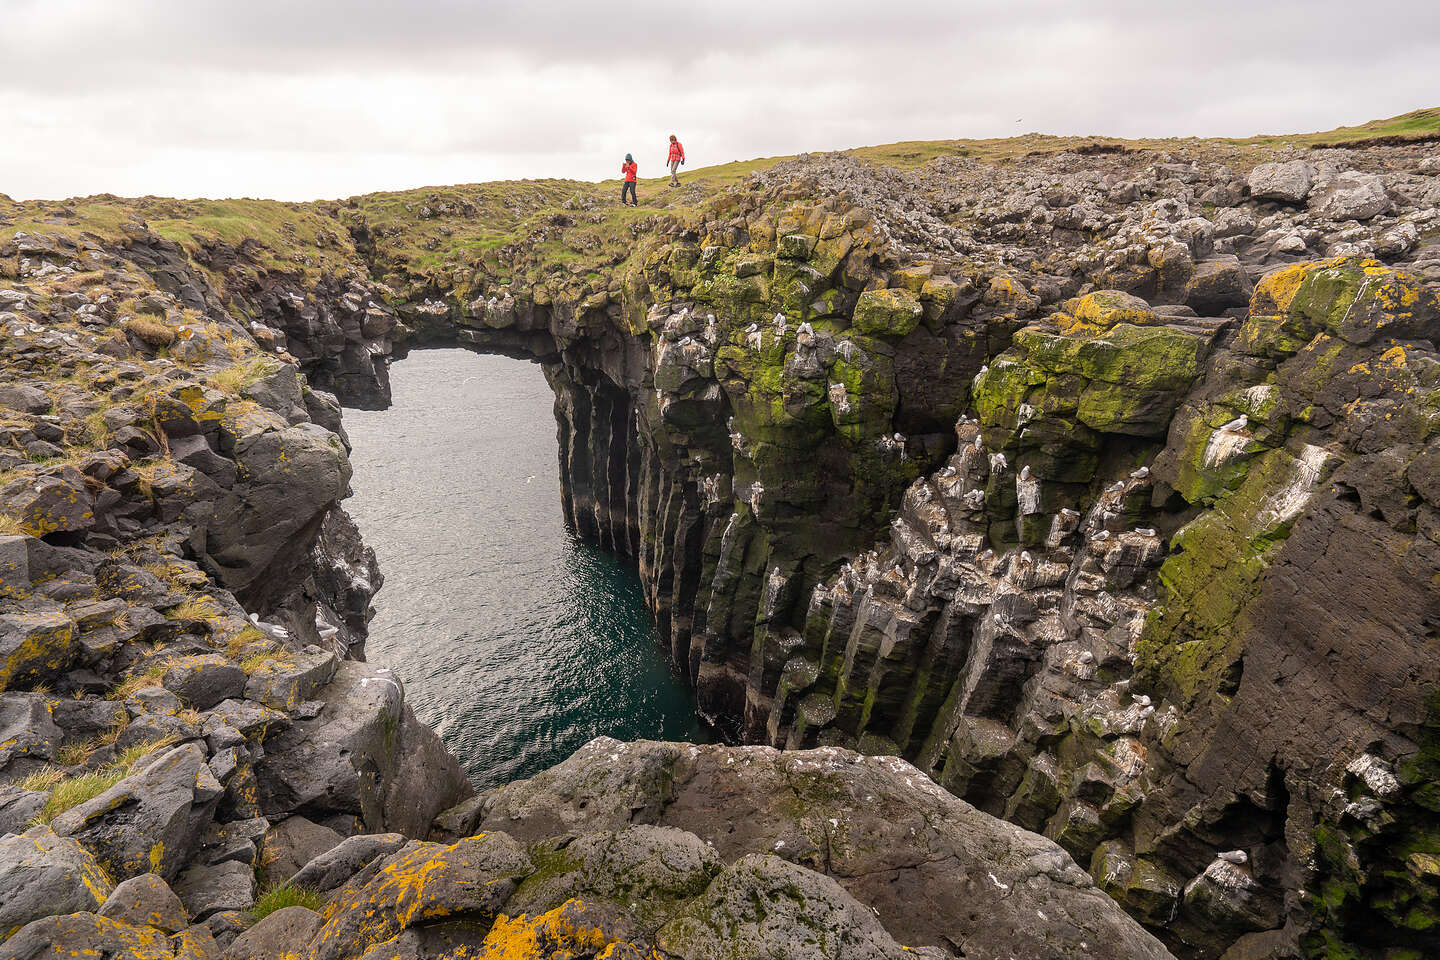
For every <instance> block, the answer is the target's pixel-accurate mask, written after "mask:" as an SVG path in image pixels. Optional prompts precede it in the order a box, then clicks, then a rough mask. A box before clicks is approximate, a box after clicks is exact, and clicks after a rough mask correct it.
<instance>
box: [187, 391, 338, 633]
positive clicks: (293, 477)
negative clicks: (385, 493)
mask: <svg viewBox="0 0 1440 960" xmlns="http://www.w3.org/2000/svg"><path fill="white" fill-rule="evenodd" d="M267 416H271V415H267ZM271 420H273V416H271ZM281 422H282V423H283V421H281ZM228 436H229V437H230V439H229V440H228V441H227V444H226V446H225V448H224V449H222V452H224V453H226V454H228V455H230V456H232V457H233V459H234V460H235V462H236V464H237V465H238V467H239V473H240V475H241V476H243V477H244V478H245V482H244V483H243V484H241V485H240V486H239V488H238V493H239V496H240V502H239V503H238V504H235V505H234V507H233V508H231V509H225V510H220V511H216V512H215V513H214V514H212V515H211V516H210V517H209V525H208V526H207V528H206V539H205V544H206V550H207V553H208V555H209V559H210V560H211V562H212V563H213V565H214V568H215V569H216V571H217V572H218V575H219V577H220V579H221V581H222V583H223V584H224V585H225V586H226V587H228V588H230V589H231V590H233V591H234V592H235V594H236V596H237V597H238V598H239V599H240V600H241V602H242V603H244V604H245V606H246V607H247V608H249V609H265V608H266V607H268V606H270V605H271V601H272V600H274V599H275V598H276V597H277V596H278V594H279V592H280V591H282V590H283V589H285V587H284V584H285V583H286V582H287V580H288V579H289V578H290V577H292V576H295V575H297V574H298V573H299V572H300V568H301V567H302V565H303V564H304V562H305V560H306V559H307V558H308V552H309V548H310V545H311V541H312V540H313V538H314V535H315V531H316V529H317V528H318V526H319V524H320V522H321V520H322V519H323V517H324V515H325V512H326V511H327V510H329V509H330V508H331V507H332V506H334V505H335V504H336V503H337V502H339V500H340V499H341V498H342V497H344V496H345V495H346V493H347V492H348V490H349V485H350V461H349V460H348V459H347V458H346V455H345V445H344V444H342V443H341V442H340V438H339V437H337V436H336V435H335V434H333V433H331V432H330V431H328V430H326V429H325V428H324V427H321V426H318V425H316V424H313V423H301V424H298V425H296V426H293V427H289V426H287V427H279V428H277V427H276V426H274V425H273V424H272V423H270V422H269V421H267V423H266V425H265V426H264V427H263V428H261V429H256V430H253V431H252V430H250V429H248V428H245V427H237V428H236V429H235V430H234V431H231V432H229V433H228Z"/></svg>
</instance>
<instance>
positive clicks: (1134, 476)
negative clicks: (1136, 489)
mask: <svg viewBox="0 0 1440 960" xmlns="http://www.w3.org/2000/svg"><path fill="white" fill-rule="evenodd" d="M1148 476H1150V468H1149V467H1141V468H1140V469H1139V470H1136V471H1134V472H1133V473H1131V474H1130V479H1131V480H1144V479H1145V478H1146V477H1148Z"/></svg>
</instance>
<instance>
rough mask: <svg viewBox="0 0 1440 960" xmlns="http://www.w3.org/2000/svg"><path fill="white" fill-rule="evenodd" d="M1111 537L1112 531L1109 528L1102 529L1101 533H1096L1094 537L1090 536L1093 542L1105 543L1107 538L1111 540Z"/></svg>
mask: <svg viewBox="0 0 1440 960" xmlns="http://www.w3.org/2000/svg"><path fill="white" fill-rule="evenodd" d="M1109 539H1110V531H1109V530H1101V531H1100V532H1099V533H1097V534H1095V536H1093V537H1091V538H1090V542H1091V543H1104V542H1105V541H1106V540H1109Z"/></svg>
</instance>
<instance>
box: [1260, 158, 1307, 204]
mask: <svg viewBox="0 0 1440 960" xmlns="http://www.w3.org/2000/svg"><path fill="white" fill-rule="evenodd" d="M1247 182H1248V183H1249V185H1250V196H1252V197H1254V198H1255V199H1257V200H1279V201H1280V202H1281V203H1299V202H1300V201H1302V200H1304V199H1305V198H1306V197H1307V196H1308V195H1309V193H1310V188H1311V186H1312V185H1313V184H1314V182H1315V168H1314V167H1312V166H1311V165H1310V164H1308V163H1306V162H1305V161H1304V160H1291V161H1289V162H1286V163H1262V164H1260V165H1259V166H1257V167H1256V168H1255V169H1254V170H1251V171H1250V176H1249V178H1248V180H1247Z"/></svg>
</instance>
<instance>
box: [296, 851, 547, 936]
mask: <svg viewBox="0 0 1440 960" xmlns="http://www.w3.org/2000/svg"><path fill="white" fill-rule="evenodd" d="M531 869H533V868H532V866H531V864H530V861H529V859H528V858H527V857H526V856H525V854H524V852H523V851H522V850H521V849H520V847H519V846H518V845H517V844H516V843H515V842H514V841H513V840H511V839H510V838H509V837H507V836H505V835H504V834H481V835H479V836H475V837H469V838H467V839H465V840H461V841H458V842H457V843H454V844H451V845H449V846H442V845H441V844H438V843H421V842H417V843H413V844H411V845H410V846H408V847H406V848H405V849H403V850H401V851H400V852H399V853H397V854H395V855H394V856H392V857H391V858H389V859H388V860H387V861H385V863H383V864H382V865H381V866H380V868H379V869H378V871H376V872H375V873H373V874H367V875H366V876H365V877H364V878H363V879H362V880H361V881H359V882H357V881H352V882H351V883H349V884H347V885H346V886H345V887H344V888H343V889H342V890H341V891H340V892H339V893H338V894H336V895H335V896H334V897H333V898H332V899H331V901H330V903H329V905H327V906H326V908H325V911H324V914H323V916H324V917H325V926H323V927H322V928H321V929H320V932H319V933H318V934H317V935H316V937H315V939H314V940H313V941H312V943H311V955H312V956H314V957H315V958H317V960H341V958H353V957H358V956H360V955H361V954H362V953H364V952H365V950H366V949H367V948H369V947H370V946H373V945H374V944H377V943H383V942H385V941H387V940H390V939H392V938H394V937H395V936H397V935H399V934H400V932H401V931H403V930H405V929H406V928H408V927H410V926H412V925H414V924H418V923H424V922H427V921H433V920H441V919H446V918H466V919H470V920H479V921H482V922H483V921H488V920H490V919H492V918H493V917H494V916H495V915H496V914H497V913H498V912H499V910H500V908H501V907H502V906H504V904H505V901H506V900H508V899H509V897H510V894H511V893H512V892H513V891H514V889H515V878H517V877H521V876H524V875H525V874H528V873H529V872H530V871H531Z"/></svg>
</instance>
